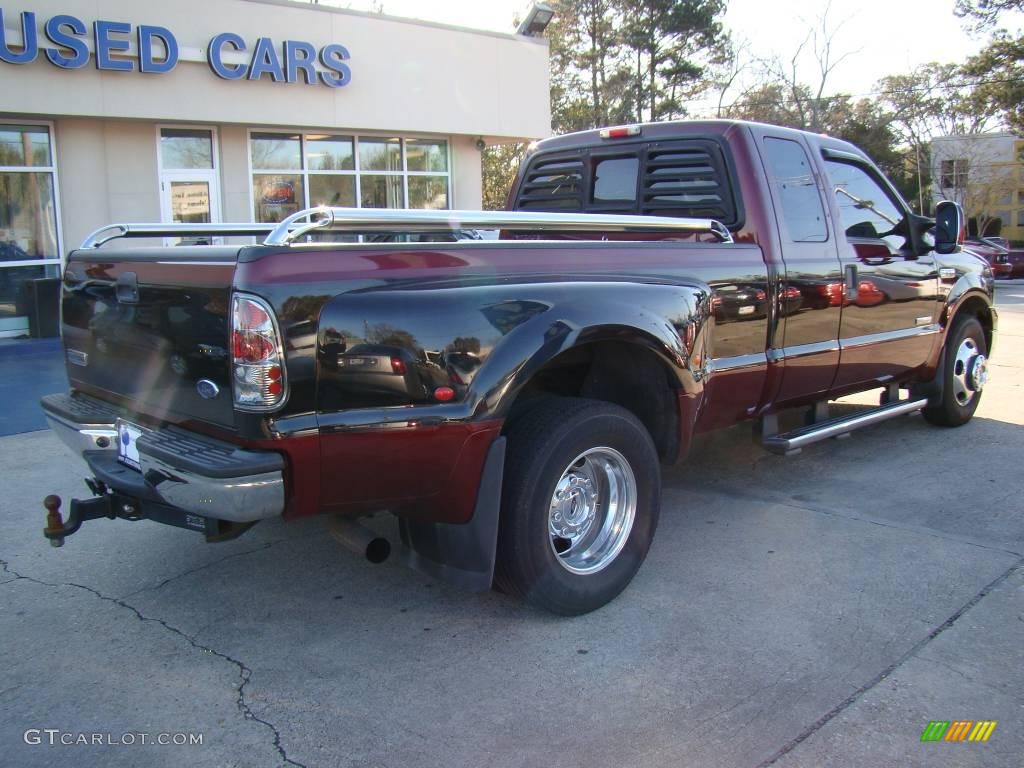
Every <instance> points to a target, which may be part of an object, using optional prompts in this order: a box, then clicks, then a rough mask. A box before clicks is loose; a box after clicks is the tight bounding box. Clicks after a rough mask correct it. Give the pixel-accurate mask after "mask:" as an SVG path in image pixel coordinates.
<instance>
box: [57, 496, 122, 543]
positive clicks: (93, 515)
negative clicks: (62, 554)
mask: <svg viewBox="0 0 1024 768" xmlns="http://www.w3.org/2000/svg"><path fill="white" fill-rule="evenodd" d="M61 503H62V502H61V500H60V496H57V495H55V494H50V495H49V496H47V497H46V498H45V499H43V506H44V507H46V527H45V528H44V529H43V536H45V537H46V538H48V539H49V540H50V546H53V547H63V546H64V539H66V538H67V537H68V536H70V535H71V534H73V533H75V532H76V531H77V530H78V529H79V528H81V527H82V523H84V522H85V521H86V520H98V519H99V518H101V517H107V518H110V519H111V520H113V519H114V518H115V517H117V514H116V513H115V512H114V510H113V508H112V506H111V503H110V497H109V496H104V497H101V498H97V499H89V500H88V501H79V500H78V499H72V501H71V514H69V515H68V519H67V522H64V519H63V517H62V516H61V513H60V506H61ZM126 511H127V510H126Z"/></svg>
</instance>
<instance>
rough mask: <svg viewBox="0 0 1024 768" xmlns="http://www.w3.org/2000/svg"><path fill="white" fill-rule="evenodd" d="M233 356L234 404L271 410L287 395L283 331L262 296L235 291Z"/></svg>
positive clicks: (232, 311)
mask: <svg viewBox="0 0 1024 768" xmlns="http://www.w3.org/2000/svg"><path fill="white" fill-rule="evenodd" d="M231 356H232V361H231V363H232V365H231V368H232V371H233V375H232V378H233V379H234V393H235V405H236V406H237V407H238V408H240V409H242V410H250V411H269V410H272V409H274V408H277V407H278V406H280V405H281V404H282V403H283V402H284V399H285V394H286V391H287V386H288V383H287V381H286V379H285V372H284V355H283V354H282V346H281V334H280V332H279V331H278V330H277V321H276V320H275V318H274V311H273V310H272V309H271V308H270V305H268V304H267V303H266V302H265V301H263V299H259V298H256V297H255V296H246V295H244V294H240V293H236V294H235V295H234V297H233V299H232V306H231Z"/></svg>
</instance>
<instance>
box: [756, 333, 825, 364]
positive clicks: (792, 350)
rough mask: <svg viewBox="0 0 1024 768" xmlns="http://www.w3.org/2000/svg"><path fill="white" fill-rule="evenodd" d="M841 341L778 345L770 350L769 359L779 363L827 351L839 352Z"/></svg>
mask: <svg viewBox="0 0 1024 768" xmlns="http://www.w3.org/2000/svg"><path fill="white" fill-rule="evenodd" d="M838 351H839V342H838V341H837V340H835V339H829V340H828V341H815V342H812V343H810V344H795V345H794V346H792V347H777V348H775V349H769V350H768V359H769V360H770V361H771V362H773V363H777V362H779V361H781V360H788V359H792V358H795V357H806V356H808V355H821V354H825V353H827V352H838Z"/></svg>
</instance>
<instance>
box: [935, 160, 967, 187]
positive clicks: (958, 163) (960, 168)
mask: <svg viewBox="0 0 1024 768" xmlns="http://www.w3.org/2000/svg"><path fill="white" fill-rule="evenodd" d="M968 165H969V163H968V162H967V158H965V157H962V158H957V159H955V160H943V161H942V165H941V168H940V175H939V186H940V187H942V189H966V187H967V176H968V173H967V172H968Z"/></svg>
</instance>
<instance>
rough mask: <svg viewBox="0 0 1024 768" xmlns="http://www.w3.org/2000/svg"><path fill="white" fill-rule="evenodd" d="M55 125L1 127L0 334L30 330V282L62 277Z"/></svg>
mask: <svg viewBox="0 0 1024 768" xmlns="http://www.w3.org/2000/svg"><path fill="white" fill-rule="evenodd" d="M55 162H56V161H55V159H54V146H53V135H52V131H51V128H50V126H49V125H37V124H19V123H15V124H3V123H0V335H3V336H9V335H20V334H23V333H24V332H26V331H27V330H28V317H27V315H28V301H29V289H28V288H29V286H28V283H29V281H30V280H34V279H38V278H44V277H57V276H59V274H60V234H59V229H58V227H59V224H58V222H59V217H58V215H57V170H56V166H55Z"/></svg>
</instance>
